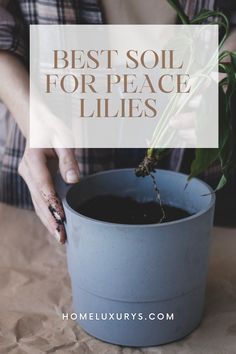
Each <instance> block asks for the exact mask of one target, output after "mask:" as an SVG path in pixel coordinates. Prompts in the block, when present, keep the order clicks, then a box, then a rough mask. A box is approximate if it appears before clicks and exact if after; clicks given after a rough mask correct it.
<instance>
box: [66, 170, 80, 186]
mask: <svg viewBox="0 0 236 354" xmlns="http://www.w3.org/2000/svg"><path fill="white" fill-rule="evenodd" d="M66 181H67V182H68V183H76V182H78V181H79V176H78V174H77V173H76V171H75V170H69V171H67V172H66Z"/></svg>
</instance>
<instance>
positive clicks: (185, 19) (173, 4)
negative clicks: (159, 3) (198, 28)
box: [167, 0, 190, 25]
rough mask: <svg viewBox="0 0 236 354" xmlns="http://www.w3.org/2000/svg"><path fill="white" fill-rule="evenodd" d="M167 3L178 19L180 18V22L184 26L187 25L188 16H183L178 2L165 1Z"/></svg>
mask: <svg viewBox="0 0 236 354" xmlns="http://www.w3.org/2000/svg"><path fill="white" fill-rule="evenodd" d="M167 1H168V3H169V4H170V5H171V6H172V7H173V8H174V9H175V11H176V12H177V15H178V17H179V18H180V20H181V22H182V23H183V24H184V25H187V24H189V22H190V21H189V18H188V16H187V15H186V14H185V12H184V11H183V8H182V6H181V5H180V3H179V1H178V0H167Z"/></svg>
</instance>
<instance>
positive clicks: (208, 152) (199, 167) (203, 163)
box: [188, 149, 219, 180]
mask: <svg viewBox="0 0 236 354" xmlns="http://www.w3.org/2000/svg"><path fill="white" fill-rule="evenodd" d="M218 156H219V151H218V149H196V150H195V159H194V161H193V162H192V165H191V168H190V175H189V177H188V179H189V180H190V179H191V178H193V177H196V176H198V175H200V174H201V173H203V172H204V171H205V170H206V169H207V168H208V167H209V166H210V165H211V164H212V163H213V162H214V161H216V160H217V158H218Z"/></svg>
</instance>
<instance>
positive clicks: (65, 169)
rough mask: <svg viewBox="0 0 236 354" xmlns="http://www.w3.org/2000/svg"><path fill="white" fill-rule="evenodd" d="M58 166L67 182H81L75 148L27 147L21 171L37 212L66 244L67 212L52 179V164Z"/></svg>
mask: <svg viewBox="0 0 236 354" xmlns="http://www.w3.org/2000/svg"><path fill="white" fill-rule="evenodd" d="M53 163H54V167H55V163H57V165H59V169H60V173H61V176H62V178H63V179H64V181H65V182H66V183H76V182H78V181H79V168H78V164H77V161H76V159H75V155H74V150H73V149H30V148H26V149H25V152H24V155H23V158H22V160H21V162H20V165H19V169H18V172H19V174H20V176H21V177H22V178H23V179H24V181H25V182H26V184H27V185H28V188H29V190H30V194H31V197H32V201H33V204H34V208H35V211H36V213H37V215H38V216H39V218H40V219H41V221H42V222H43V224H44V225H45V226H46V228H47V229H48V230H49V232H50V233H51V234H53V235H54V236H55V238H56V239H57V240H58V241H59V242H60V243H62V244H63V243H65V241H66V233H65V228H64V221H65V215H64V211H63V207H62V204H61V201H60V199H59V198H58V196H57V194H56V191H55V188H54V185H53V179H52V171H51V170H52V165H53Z"/></svg>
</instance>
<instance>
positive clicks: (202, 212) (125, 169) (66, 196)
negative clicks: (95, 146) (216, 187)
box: [63, 168, 216, 228]
mask: <svg viewBox="0 0 236 354" xmlns="http://www.w3.org/2000/svg"><path fill="white" fill-rule="evenodd" d="M121 171H134V168H120V169H111V170H106V171H101V172H96V173H93V174H91V175H88V176H86V177H83V180H89V179H92V178H94V177H95V176H98V175H104V174H110V173H111V172H112V173H114V172H121ZM158 171H162V172H168V173H171V174H175V175H182V176H184V177H188V175H187V174H185V173H181V172H176V171H170V170H165V169H158ZM158 171H157V172H155V173H158ZM192 180H195V181H198V182H199V183H201V184H203V185H204V186H206V187H207V189H208V190H209V196H210V197H211V200H210V201H209V204H208V206H207V207H206V208H204V209H202V210H200V211H199V212H197V213H195V214H193V215H190V216H188V217H186V218H182V219H179V220H174V221H167V222H165V223H152V224H121V223H114V222H108V221H102V220H97V219H93V218H91V217H89V216H85V215H83V214H80V213H79V212H78V211H76V210H74V209H73V208H72V207H71V206H70V205H69V203H68V201H67V198H68V194H69V193H70V192H71V190H72V189H74V188H75V187H77V186H78V184H80V183H81V182H78V183H76V184H74V185H72V186H71V187H70V188H69V190H68V191H67V192H66V195H65V197H64V198H63V206H64V207H66V208H67V209H68V210H69V211H70V212H72V213H73V214H75V215H77V216H79V217H80V218H82V219H85V220H86V221H90V222H92V223H93V224H99V225H104V226H111V227H112V226H113V227H114V226H116V227H127V228H137V227H139V228H150V227H155V228H156V227H158V228H159V227H168V226H170V225H176V224H181V223H186V222H188V221H190V220H193V219H196V218H198V217H200V216H201V215H203V214H205V213H207V212H208V211H209V210H210V209H211V208H212V207H213V206H214V204H215V199H216V198H215V192H214V191H213V189H212V188H211V187H210V186H209V185H208V184H207V183H206V182H204V181H202V180H201V179H200V178H196V177H194V178H192ZM207 195H208V194H207ZM203 196H204V195H203Z"/></svg>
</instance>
